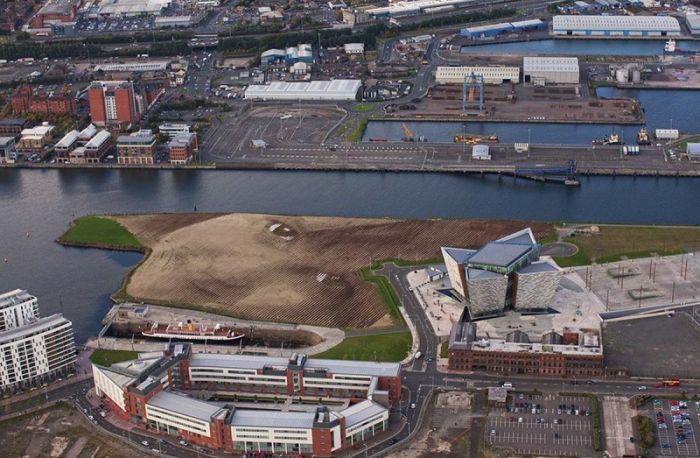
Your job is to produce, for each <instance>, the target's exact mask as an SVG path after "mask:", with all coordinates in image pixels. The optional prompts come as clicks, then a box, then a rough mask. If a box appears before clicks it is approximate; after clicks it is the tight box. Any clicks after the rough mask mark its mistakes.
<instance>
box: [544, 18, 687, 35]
mask: <svg viewBox="0 0 700 458" xmlns="http://www.w3.org/2000/svg"><path fill="white" fill-rule="evenodd" d="M552 26H553V28H554V29H555V30H557V29H560V30H561V29H569V30H571V29H573V30H582V29H585V30H650V31H675V32H680V30H681V26H680V24H679V23H678V20H677V19H676V18H674V17H672V16H597V15H580V16H573V15H557V16H554V18H553V19H552Z"/></svg>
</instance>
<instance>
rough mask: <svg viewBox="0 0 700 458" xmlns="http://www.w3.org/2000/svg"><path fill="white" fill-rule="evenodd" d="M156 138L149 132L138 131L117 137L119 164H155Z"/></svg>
mask: <svg viewBox="0 0 700 458" xmlns="http://www.w3.org/2000/svg"><path fill="white" fill-rule="evenodd" d="M155 152H156V136H155V135H153V134H152V133H150V131H138V132H134V133H132V134H130V135H120V136H119V137H117V162H118V163H119V164H134V165H152V164H153V163H154V162H155V159H154V155H155Z"/></svg>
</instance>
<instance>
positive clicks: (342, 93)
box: [245, 80, 362, 99]
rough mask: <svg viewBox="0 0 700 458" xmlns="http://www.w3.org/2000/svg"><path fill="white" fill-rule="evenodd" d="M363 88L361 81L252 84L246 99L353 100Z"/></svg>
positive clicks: (247, 90) (247, 91) (246, 93)
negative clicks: (321, 98)
mask: <svg viewBox="0 0 700 458" xmlns="http://www.w3.org/2000/svg"><path fill="white" fill-rule="evenodd" d="M360 87H362V81H360V80H332V81H312V82H306V83H287V82H282V81H275V82H273V83H271V84H268V85H264V84H251V85H250V86H248V89H246V91H245V97H246V98H268V97H269V98H283V99H297V98H299V99H309V98H315V97H323V98H327V99H330V98H338V99H352V98H354V97H355V96H356V95H357V92H358V91H359V90H360Z"/></svg>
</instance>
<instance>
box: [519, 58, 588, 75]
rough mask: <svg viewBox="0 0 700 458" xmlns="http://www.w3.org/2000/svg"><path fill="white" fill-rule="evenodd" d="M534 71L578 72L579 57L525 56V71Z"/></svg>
mask: <svg viewBox="0 0 700 458" xmlns="http://www.w3.org/2000/svg"><path fill="white" fill-rule="evenodd" d="M532 72H576V73H578V58H577V57H549V56H548V57H524V58H523V73H532Z"/></svg>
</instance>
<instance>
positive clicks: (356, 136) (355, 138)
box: [348, 117, 369, 143]
mask: <svg viewBox="0 0 700 458" xmlns="http://www.w3.org/2000/svg"><path fill="white" fill-rule="evenodd" d="M367 123H369V118H367V117H362V118H360V120H359V121H358V122H357V126H355V128H354V129H353V130H352V132H350V134H349V135H348V141H349V142H353V143H357V142H359V141H360V140H362V135H364V133H365V129H366V128H367Z"/></svg>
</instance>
